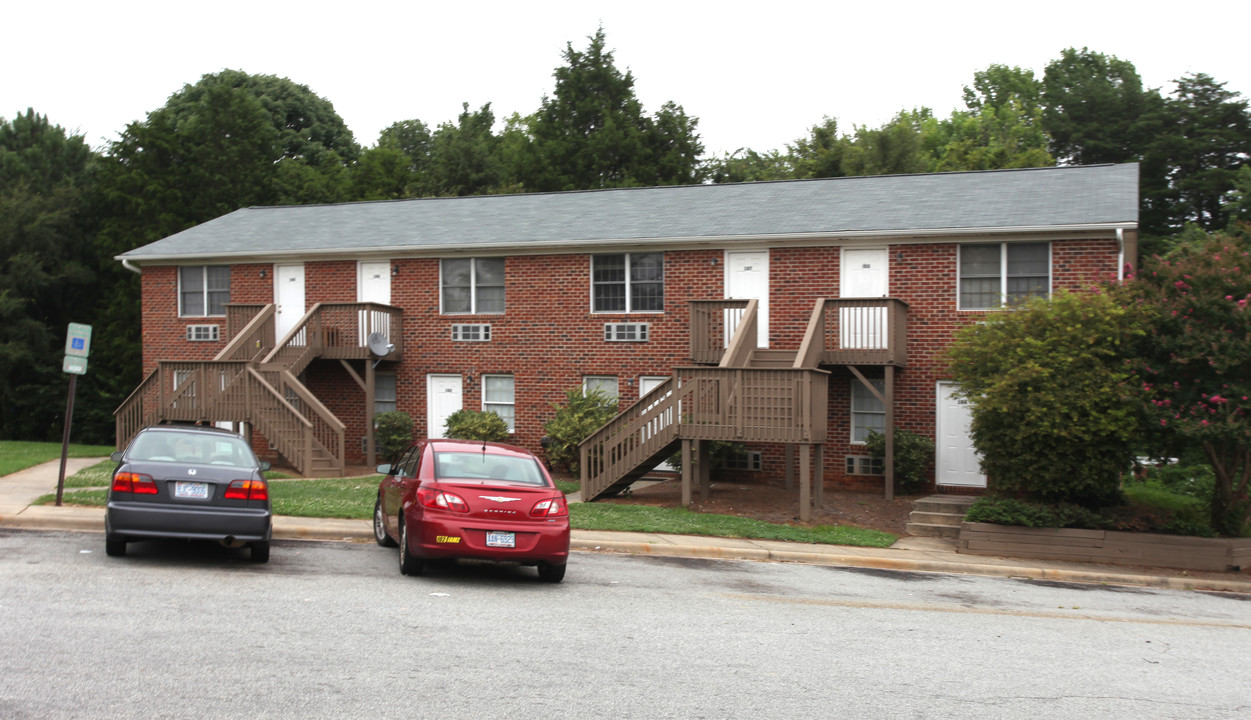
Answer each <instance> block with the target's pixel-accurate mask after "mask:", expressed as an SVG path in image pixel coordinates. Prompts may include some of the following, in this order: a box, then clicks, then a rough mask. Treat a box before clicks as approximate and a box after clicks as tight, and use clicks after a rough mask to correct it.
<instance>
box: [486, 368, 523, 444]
mask: <svg viewBox="0 0 1251 720" xmlns="http://www.w3.org/2000/svg"><path fill="white" fill-rule="evenodd" d="M482 411H483V412H493V413H495V414H496V415H499V416H500V417H501V418H503V419H504V422H506V423H508V432H515V431H516V419H517V405H516V393H515V391H514V386H513V376H512V375H483V376H482Z"/></svg>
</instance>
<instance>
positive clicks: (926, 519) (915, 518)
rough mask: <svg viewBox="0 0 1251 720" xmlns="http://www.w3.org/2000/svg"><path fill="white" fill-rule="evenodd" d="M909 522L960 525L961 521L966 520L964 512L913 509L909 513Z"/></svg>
mask: <svg viewBox="0 0 1251 720" xmlns="http://www.w3.org/2000/svg"><path fill="white" fill-rule="evenodd" d="M908 522H910V523H925V524H928V525H950V526H952V527H960V523H962V522H964V514H963V513H944V512H921V511H920V510H913V511H912V512H911V513H909V514H908Z"/></svg>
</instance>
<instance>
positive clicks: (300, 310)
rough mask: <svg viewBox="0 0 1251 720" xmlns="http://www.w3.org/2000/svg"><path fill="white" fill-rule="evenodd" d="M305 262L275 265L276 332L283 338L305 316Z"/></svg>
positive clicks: (279, 338)
mask: <svg viewBox="0 0 1251 720" xmlns="http://www.w3.org/2000/svg"><path fill="white" fill-rule="evenodd" d="M304 310H305V308H304V264H303V263H299V264H294V265H275V266H274V332H275V333H277V335H278V337H277V338H275V340H282V339H283V338H284V337H286V335H287V333H288V332H290V331H291V328H293V327H295V324H296V323H298V322H299V321H300V318H302V317H304Z"/></svg>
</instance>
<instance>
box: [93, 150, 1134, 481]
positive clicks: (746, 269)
mask: <svg viewBox="0 0 1251 720" xmlns="http://www.w3.org/2000/svg"><path fill="white" fill-rule="evenodd" d="M1137 187H1138V167H1137V165H1135V164H1126V165H1098V166H1075V167H1057V168H1034V169H1022V170H999V171H987V172H968V173H940V174H929V175H907V176H879V177H863V178H831V179H819V180H798V181H785V182H762V183H746V184H734V185H699V186H681V187H658V188H633V189H616V190H601V191H587V192H569V193H547V194H525V195H497V196H480V197H465V198H430V199H413V200H398V201H385V202H363V203H345V204H338V205H311V206H286V207H257V208H245V209H241V210H238V211H235V212H233V213H230V214H228V215H225V216H222V217H220V218H217V219H215V220H212V221H210V222H206V223H204V224H202V225H198V226H196V227H193V228H190V229H188V230H185V231H183V232H180V233H178V234H175V235H172V236H170V237H167V238H164V239H162V240H159V241H157V242H154V243H151V244H149V245H146V246H143V247H141V248H138V249H135V250H132V251H130V252H127V253H125V254H123V255H121V256H119V257H118V259H119V260H121V261H122V262H123V264H125V265H126V266H127V267H128V268H130V269H132V270H135V271H136V272H139V273H140V274H141V278H142V280H141V285H142V317H141V318H140V321H141V323H142V336H143V345H144V351H143V362H144V372H145V374H146V375H147V379H146V380H145V381H144V383H143V384H142V385H141V386H140V387H139V388H138V389H137V390H136V391H135V393H134V395H132V397H131V398H130V399H129V400H128V401H127V402H126V404H124V405H123V406H122V407H121V408H119V410H118V416H117V417H118V421H117V424H118V435H117V441H118V444H119V446H121V445H122V444H124V443H125V442H126V441H127V439H128V438H129V437H130V436H131V435H132V434H133V433H134V432H135V431H137V430H138V428H139V427H142V426H143V425H146V424H150V423H152V422H158V421H161V420H174V421H178V420H181V421H193V420H202V421H214V422H232V423H240V424H241V425H240V426H241V427H243V428H246V429H247V431H248V432H251V433H252V434H253V437H254V442H255V443H256V444H257V446H258V448H260V449H261V450H262V454H264V453H265V452H269V453H271V454H272V455H275V456H280V457H281V458H282V459H283V460H285V461H287V462H290V463H291V464H293V465H295V466H296V467H297V468H298V469H300V470H302V471H304V472H306V473H308V474H334V473H335V472H337V471H341V470H342V468H343V467H344V465H345V464H347V463H368V462H372V460H373V458H372V457H371V455H372V452H373V448H372V447H371V442H370V439H369V433H368V432H366V428H367V427H370V426H371V425H372V417H373V414H374V413H375V412H380V411H386V410H396V409H398V410H401V411H404V412H407V413H409V414H410V415H411V416H412V417H413V418H414V420H415V422H416V431H415V432H416V434H417V435H418V436H437V435H439V434H441V432H442V430H443V420H444V419H445V418H446V417H447V415H449V414H450V413H451V412H453V411H454V410H456V409H459V408H461V407H467V408H473V409H488V410H495V411H497V412H498V413H499V414H500V415H501V416H503V417H504V418H505V419H506V420H507V421H508V423H509V425H510V427H511V428H512V430H513V433H514V437H515V442H516V443H518V444H520V445H523V446H526V447H529V448H531V449H532V450H534V451H536V452H539V451H540V440H541V438H542V437H543V434H544V433H543V424H544V423H545V422H546V421H547V420H548V419H550V417H551V416H552V414H553V412H554V410H553V404H555V403H558V402H560V401H561V400H563V398H564V395H565V391H566V390H568V389H570V388H574V387H580V386H588V387H596V388H601V389H604V390H606V391H608V392H610V393H613V394H616V395H618V396H619V398H620V399H621V407H622V409H623V411H624V412H623V415H622V416H621V418H619V422H618V424H617V425H616V426H615V427H614V428H610V429H608V430H606V431H605V432H604V433H602V437H598V438H593V439H592V440H590V441H588V443H587V444H586V446H585V447H584V451H585V452H587V453H588V454H587V455H586V456H585V459H586V462H584V463H583V465H584V476H583V482H584V491H586V492H587V493H588V495H591V496H594V495H598V494H600V493H602V492H605V491H611V490H612V489H614V488H618V487H621V485H622V484H623V483H625V482H628V481H629V479H630V478H633V477H636V476H637V475H638V474H639V473H640V472H641V471H642V470H645V469H649V468H650V467H651V465H653V464H654V463H655V462H656V461H657V460H658V459H661V458H663V457H664V456H667V455H668V454H670V453H672V452H673V451H674V449H675V448H681V447H684V446H685V447H686V448H687V450H689V451H691V452H700V451H701V450H706V447H707V445H708V443H707V442H705V441H708V440H714V439H725V440H740V441H744V442H746V447H747V448H748V449H749V452H748V453H746V454H745V455H744V456H743V457H741V458H739V459H738V460H736V461H735V465H736V466H737V467H736V470H735V471H736V472H760V473H776V474H779V475H780V474H782V473H783V471H784V469H785V472H786V473H787V475H788V479H789V477H790V473H792V472H793V468H794V463H795V462H796V457H797V456H798V458H799V460H798V462H799V465H800V472H801V478H802V480H803V482H804V483H809V482H811V481H810V475H809V473H810V472H811V471H812V469H813V467H814V466H813V465H812V463H814V462H815V472H816V477H817V479H818V481H817V488H816V491H817V493H818V494H819V493H820V487H821V485H822V479H824V481H826V482H831V483H833V484H836V485H839V486H843V487H857V488H873V487H876V488H878V489H882V488H883V474H882V470H881V469H880V468H879V467H875V466H874V465H873V464H872V463H871V462H869V461H868V459H867V458H866V457H865V456H866V453H865V452H864V448H863V438H864V436H865V434H866V433H867V432H868V431H869V430H871V429H878V430H883V429H889V428H891V427H898V428H904V429H907V430H910V431H913V432H916V433H920V434H923V435H926V436H929V437H931V438H935V439H936V441H937V445H938V453H937V455H938V457H937V469H936V474H935V475H936V476H935V484H936V486H937V487H938V488H939V489H948V490H958V489H962V488H963V489H976V488H978V487H982V486H984V478H982V477H981V475H980V474H979V472H978V469H977V463H976V456H975V454H974V452H973V450H972V447H971V445H970V443H969V440H968V437H967V412H966V411H965V409H963V408H962V407H960V405H959V404H958V403H956V402H954V401H953V400H952V399H951V397H950V393H951V390H952V387H953V386H952V385H951V384H950V383H948V382H945V380H946V378H945V376H944V369H943V366H942V362H941V357H940V354H941V352H942V350H943V348H944V347H946V346H947V345H948V344H949V343H950V342H951V341H952V337H953V333H954V332H955V331H956V329H957V328H959V327H961V326H964V325H966V324H969V323H972V322H976V321H978V320H979V319H980V318H982V317H984V316H985V314H986V313H988V312H996V311H999V308H1001V307H1002V306H1003V305H1005V304H1007V303H1010V302H1013V301H1016V300H1019V299H1023V298H1027V297H1034V296H1040V295H1041V296H1046V295H1048V294H1050V293H1052V292H1054V291H1055V290H1057V289H1060V288H1074V289H1077V288H1084V287H1089V286H1090V285H1092V284H1094V283H1096V282H1099V281H1106V280H1112V279H1116V278H1118V277H1119V276H1120V274H1121V273H1123V272H1124V269H1125V268H1126V267H1127V266H1128V265H1130V264H1132V263H1133V262H1134V260H1135V255H1136V234H1137V232H1136V231H1137V216H1138V211H1137V208H1138V193H1137ZM750 299H755V302H749V300H750ZM753 329H754V332H752V330H753ZM371 340H372V342H371ZM371 346H372V350H371ZM649 392H651V393H652V394H651V395H649V397H648V400H647V401H646V402H638V403H636V402H634V401H635V400H636V399H638V398H640V397H641V396H642V395H643V394H644V393H649ZM795 448H798V452H797V453H796V452H792V450H793V449H795ZM644 466H646V467H644ZM688 466H689V464H688ZM703 466H704V467H707V463H704V464H703ZM806 488H807V485H805V486H804V489H805V491H806Z"/></svg>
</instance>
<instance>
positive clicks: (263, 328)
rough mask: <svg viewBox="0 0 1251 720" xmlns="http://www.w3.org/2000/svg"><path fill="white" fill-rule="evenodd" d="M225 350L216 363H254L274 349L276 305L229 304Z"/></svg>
mask: <svg viewBox="0 0 1251 720" xmlns="http://www.w3.org/2000/svg"><path fill="white" fill-rule="evenodd" d="M226 337H227V340H228V341H227V343H226V347H224V348H222V349H221V352H219V353H217V356H216V357H214V358H213V359H214V360H243V361H255V360H260V359H261V358H263V357H265V356H266V355H268V354H269V353H270V351H272V350H273V349H274V305H273V304H272V303H271V304H269V305H242V304H238V305H235V304H230V303H227V304H226Z"/></svg>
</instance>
